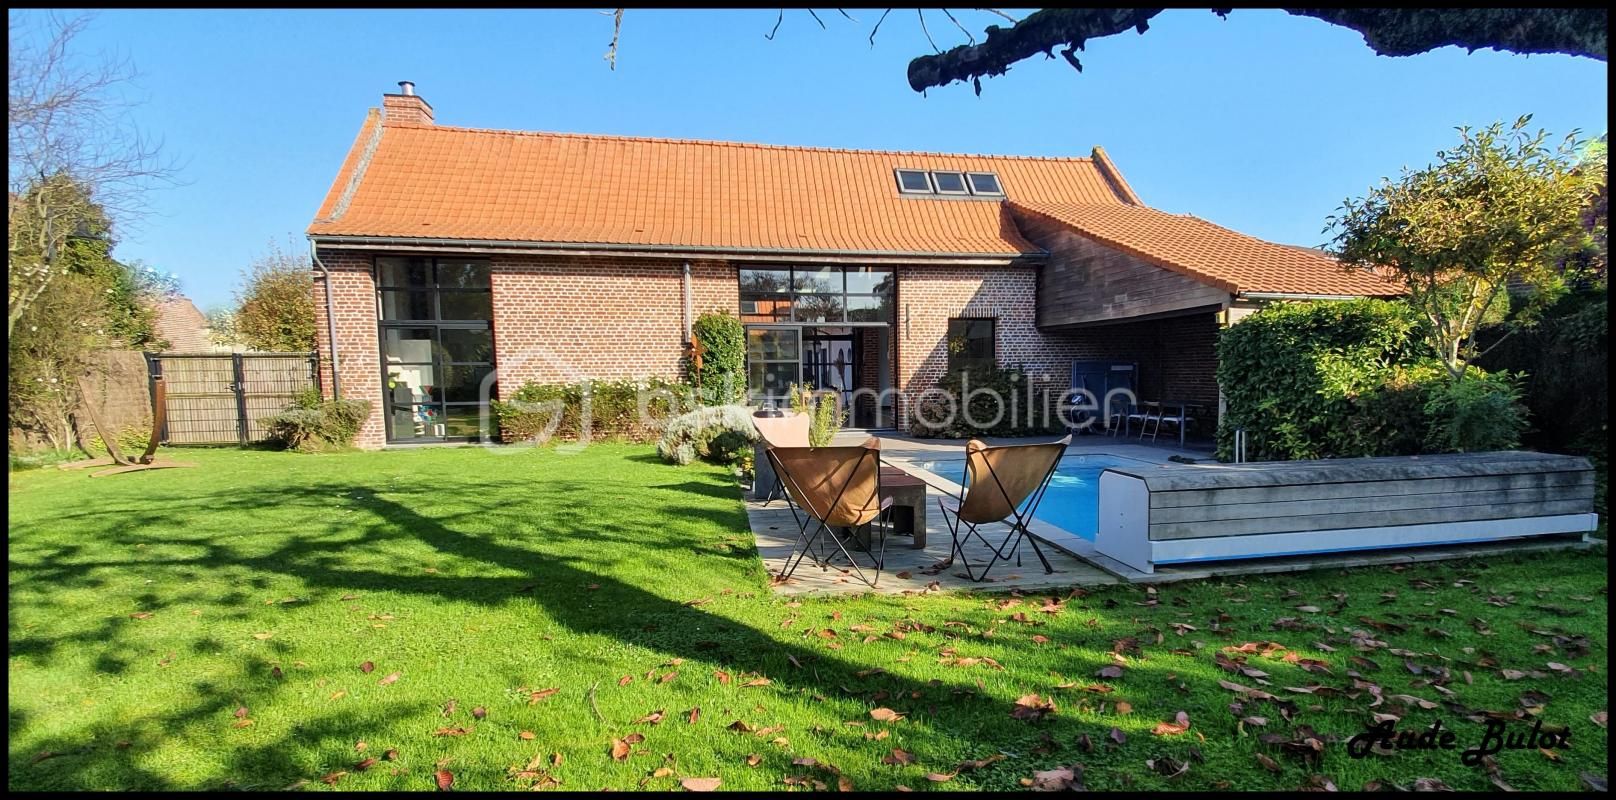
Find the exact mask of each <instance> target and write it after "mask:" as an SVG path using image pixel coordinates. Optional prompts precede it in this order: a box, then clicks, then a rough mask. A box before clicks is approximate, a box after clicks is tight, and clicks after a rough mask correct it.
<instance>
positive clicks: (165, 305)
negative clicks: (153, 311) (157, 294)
mask: <svg viewBox="0 0 1616 800" xmlns="http://www.w3.org/2000/svg"><path fill="white" fill-rule="evenodd" d="M152 327H154V328H156V329H157V335H158V337H159V338H162V339H166V340H168V347H167V348H165V349H166V350H167V351H168V352H170V353H207V352H212V351H213V349H214V347H213V340H212V339H211V338H209V336H208V331H209V325H208V319H207V317H205V316H203V315H202V312H201V311H198V310H197V308H196V304H195V303H193V302H191V298H189V297H173V298H169V299H167V300H164V301H162V302H160V303H158V304H157V318H156V319H155V320H153V321H152Z"/></svg>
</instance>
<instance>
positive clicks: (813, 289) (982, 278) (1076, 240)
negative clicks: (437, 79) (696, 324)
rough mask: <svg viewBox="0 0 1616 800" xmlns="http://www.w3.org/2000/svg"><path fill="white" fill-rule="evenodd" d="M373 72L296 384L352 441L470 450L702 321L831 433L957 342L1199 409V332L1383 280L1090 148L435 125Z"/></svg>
mask: <svg viewBox="0 0 1616 800" xmlns="http://www.w3.org/2000/svg"><path fill="white" fill-rule="evenodd" d="M400 87H401V91H400V92H399V93H396V94H387V95H384V96H383V101H382V107H381V108H380V109H371V110H370V112H369V114H368V116H366V118H365V121H364V123H363V124H362V125H361V126H360V129H359V135H358V137H357V138H356V139H355V140H354V143H353V146H352V148H351V149H350V150H349V152H348V155H347V157H346V159H345V160H344V161H343V163H342V166H341V168H340V170H339V171H338V172H337V176H336V179H335V180H334V181H333V182H332V184H331V188H330V191H328V192H327V194H326V196H325V200H324V202H323V203H322V204H321V205H320V209H319V211H318V213H317V214H316V216H315V219H314V221H313V223H312V224H311V225H310V226H309V228H308V236H309V239H310V241H311V243H312V249H313V252H314V287H313V291H314V297H315V302H316V307H317V308H318V311H319V320H318V323H319V325H318V327H319V345H318V346H319V350H320V352H321V355H322V365H323V370H324V374H323V376H322V379H323V380H322V383H323V386H324V387H325V389H326V391H327V392H328V393H331V392H333V391H335V392H337V393H339V394H340V395H341V396H342V397H345V398H354V399H363V400H368V401H370V402H371V404H372V407H373V411H372V414H371V417H370V419H369V420H368V422H367V423H366V424H365V426H364V428H363V430H362V431H361V434H360V437H359V444H360V445H361V446H364V447H380V446H383V445H385V444H388V443H398V442H413V441H439V440H456V439H467V438H470V439H475V438H477V437H478V436H479V423H480V421H481V420H482V419H483V418H484V417H485V414H484V411H485V407H486V399H487V396H488V395H489V393H490V392H492V394H493V396H494V398H495V399H504V398H508V397H509V396H510V395H511V394H512V393H513V392H515V391H516V390H517V389H518V388H519V387H521V386H522V385H523V384H524V383H525V382H530V381H532V382H541V383H562V382H576V381H579V380H583V379H625V378H645V377H653V376H655V377H662V378H667V379H674V378H677V377H678V376H679V375H680V373H681V369H682V364H683V359H684V357H685V353H686V345H687V342H688V338H689V326H690V324H691V323H692V321H693V317H694V316H695V315H699V314H701V313H704V312H707V311H712V310H723V311H727V312H730V313H732V314H735V315H737V316H738V317H739V318H740V320H741V321H742V322H743V323H745V325H746V327H747V346H748V347H747V349H748V365H747V368H748V378H749V380H748V384H749V385H748V391H749V395H750V397H751V398H752V399H753V400H754V401H772V400H778V399H779V398H780V397H781V395H782V394H783V392H784V391H785V388H786V386H787V385H788V384H790V383H809V384H812V385H815V386H817V387H821V388H834V389H840V390H844V391H847V392H849V393H850V394H849V395H848V397H849V399H850V402H849V405H848V406H847V408H848V414H849V419H848V422H849V423H850V424H852V425H854V426H858V427H869V428H888V427H894V426H898V427H902V426H904V425H905V424H906V423H907V419H908V416H909V415H910V414H911V411H912V409H911V406H912V403H913V402H914V400H913V398H915V397H917V396H919V395H920V394H921V393H922V392H925V391H926V390H928V389H931V388H932V387H934V386H935V385H936V384H937V381H938V379H939V377H941V376H942V375H943V374H944V372H945V370H948V369H949V368H950V365H951V364H953V363H960V362H962V361H963V360H966V359H975V360H978V361H991V362H993V363H996V364H999V365H1004V366H1018V367H1020V368H1022V369H1023V370H1024V371H1025V372H1026V373H1027V374H1028V375H1029V376H1031V377H1032V379H1033V380H1036V381H1041V382H1045V383H1048V384H1053V385H1055V386H1058V387H1064V386H1067V385H1071V384H1069V383H1068V382H1069V381H1072V380H1074V379H1075V378H1076V377H1077V374H1078V372H1079V371H1080V369H1081V368H1092V365H1093V364H1100V365H1102V366H1103V365H1106V364H1110V365H1113V366H1115V365H1125V366H1126V367H1128V368H1129V372H1130V374H1132V375H1133V376H1134V377H1133V378H1132V383H1131V388H1132V389H1133V390H1134V391H1135V392H1136V393H1137V394H1138V395H1139V396H1140V397H1144V398H1147V399H1148V398H1151V397H1155V398H1163V397H1169V398H1175V399H1178V400H1181V401H1190V402H1195V403H1197V404H1200V405H1202V406H1203V407H1205V408H1208V409H1214V411H1212V412H1211V413H1213V414H1215V409H1216V407H1217V401H1218V388H1217V384H1216V381H1215V379H1214V371H1215V368H1216V363H1217V359H1216V355H1215V351H1214V344H1215V341H1216V336H1217V331H1218V329H1219V327H1220V326H1223V325H1227V324H1230V323H1231V322H1232V321H1234V320H1236V319H1238V318H1239V317H1240V316H1241V315H1243V314H1245V313H1249V312H1250V311H1251V310H1252V309H1254V308H1256V307H1258V306H1259V305H1260V304H1262V303H1264V302H1270V301H1273V300H1281V299H1288V298H1292V299H1294V298H1320V297H1325V298H1347V297H1357V296H1374V295H1390V294H1394V293H1395V290H1394V289H1392V288H1391V287H1390V286H1389V285H1388V284H1386V283H1384V282H1382V281H1381V280H1380V279H1378V278H1376V277H1374V276H1371V275H1367V274H1363V273H1348V272H1345V271H1343V270H1342V269H1341V267H1340V266H1339V265H1338V264H1337V263H1336V262H1335V261H1333V260H1332V259H1331V258H1329V257H1328V256H1326V255H1324V254H1322V253H1319V252H1317V251H1314V250H1309V249H1307V248H1302V247H1294V246H1290V245H1282V244H1275V243H1271V242H1265V241H1262V240H1259V239H1254V238H1252V237H1249V236H1245V235H1242V234H1239V233H1236V232H1234V231H1231V230H1228V229H1226V228H1221V227H1219V226H1216V225H1213V224H1211V223H1209V222H1206V221H1204V220H1201V219H1198V218H1196V217H1191V216H1182V215H1176V214H1169V213H1166V212H1162V211H1158V210H1156V209H1153V208H1150V207H1149V206H1146V205H1145V204H1144V203H1143V201H1141V200H1140V198H1139V197H1138V196H1137V195H1136V194H1135V193H1134V191H1133V190H1132V189H1131V188H1129V186H1128V183H1127V181H1126V180H1125V179H1124V178H1123V176H1122V173H1121V172H1120V171H1119V170H1118V169H1117V167H1116V165H1114V164H1113V163H1112V162H1111V160H1110V159H1109V158H1108V157H1107V156H1106V154H1105V151H1104V150H1102V149H1100V148H1098V147H1096V148H1094V150H1093V152H1092V154H1091V155H1090V156H1089V157H1087V158H1030V157H1015V156H978V155H956V154H943V153H924V152H905V151H873V150H836V149H827V148H812V147H783V146H773V145H758V144H743V143H736V142H712V141H688V140H671V139H648V138H630V137H619V136H594V135H577V134H563V133H536V132H521V131H506V130H484V129H475V128H461V127H451V126H447V125H439V124H436V123H435V121H434V114H433V109H432V107H431V106H430V105H428V104H427V102H426V101H425V100H423V99H422V98H421V97H420V96H419V95H416V94H415V93H414V87H413V86H412V85H410V84H409V83H407V82H405V83H401V84H400ZM333 339H334V341H333ZM1083 365H1090V366H1083ZM859 388H863V389H866V390H874V391H871V392H868V393H867V394H866V395H861V396H856V397H855V396H854V395H853V394H852V392H853V390H855V389H859ZM877 393H879V394H877ZM871 395H876V396H874V397H872V396H871Z"/></svg>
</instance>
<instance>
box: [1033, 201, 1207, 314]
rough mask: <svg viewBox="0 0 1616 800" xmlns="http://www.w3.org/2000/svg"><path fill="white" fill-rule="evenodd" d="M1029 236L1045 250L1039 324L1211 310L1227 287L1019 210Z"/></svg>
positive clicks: (1039, 300) (1039, 297)
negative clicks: (1142, 257)
mask: <svg viewBox="0 0 1616 800" xmlns="http://www.w3.org/2000/svg"><path fill="white" fill-rule="evenodd" d="M1016 223H1017V225H1018V226H1019V227H1020V228H1021V231H1022V233H1024V234H1025V235H1026V236H1027V238H1028V240H1029V241H1032V242H1033V243H1035V244H1037V245H1038V246H1040V247H1042V248H1044V249H1046V250H1048V251H1049V260H1048V261H1047V262H1046V263H1045V264H1044V266H1043V268H1042V269H1041V270H1039V276H1038V290H1037V297H1038V327H1040V328H1043V329H1045V330H1049V329H1059V328H1061V327H1064V326H1069V325H1097V324H1105V323H1113V322H1132V321H1137V320H1139V319H1148V318H1150V317H1164V316H1175V315H1178V314H1183V313H1189V312H1192V311H1212V310H1216V309H1218V308H1221V307H1222V306H1223V305H1224V304H1225V303H1227V302H1229V299H1230V298H1229V293H1228V292H1226V291H1224V290H1223V289H1219V288H1217V287H1215V286H1210V285H1208V284H1205V283H1202V282H1200V281H1198V280H1196V279H1194V278H1191V277H1189V276H1188V275H1184V274H1181V273H1178V272H1174V271H1172V270H1169V269H1166V268H1164V267H1160V266H1157V265H1155V264H1152V263H1150V262H1148V261H1145V260H1143V259H1140V258H1137V257H1135V256H1132V255H1129V254H1127V253H1125V252H1123V251H1121V250H1116V249H1113V248H1110V247H1107V246H1105V245H1103V244H1100V243H1099V242H1096V241H1094V240H1093V239H1090V238H1088V237H1086V236H1084V235H1082V234H1080V233H1077V232H1075V231H1073V230H1072V229H1071V228H1068V227H1066V226H1065V225H1062V224H1060V223H1058V222H1055V221H1053V220H1050V219H1047V218H1044V217H1038V216H1033V215H1018V217H1017V220H1016Z"/></svg>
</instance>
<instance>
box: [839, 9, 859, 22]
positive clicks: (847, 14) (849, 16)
mask: <svg viewBox="0 0 1616 800" xmlns="http://www.w3.org/2000/svg"><path fill="white" fill-rule="evenodd" d="M836 13H838V14H841V15H842V16H844V17H847V19H848V21H850V22H853V23H854V24H857V23H858V20H856V19H853V15H852V14H849V13H847V12H846V11H843V10H841V9H839V8H838V9H836Z"/></svg>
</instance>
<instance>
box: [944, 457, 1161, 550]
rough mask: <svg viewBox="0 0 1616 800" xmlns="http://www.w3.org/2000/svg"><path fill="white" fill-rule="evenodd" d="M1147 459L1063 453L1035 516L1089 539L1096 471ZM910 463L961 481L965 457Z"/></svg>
mask: <svg viewBox="0 0 1616 800" xmlns="http://www.w3.org/2000/svg"><path fill="white" fill-rule="evenodd" d="M1146 463H1148V462H1144V461H1140V460H1138V459H1133V458H1123V457H1121V456H1097V455H1080V456H1066V457H1065V458H1062V459H1061V462H1060V466H1058V467H1056V468H1055V477H1053V478H1051V479H1050V481H1049V491H1048V492H1046V493H1045V494H1044V501H1043V502H1042V503H1040V504H1039V505H1038V512H1037V514H1036V515H1035V517H1036V518H1037V519H1040V520H1043V521H1044V522H1047V523H1049V524H1051V525H1054V526H1055V527H1057V528H1060V529H1062V530H1064V531H1067V532H1068V533H1073V534H1076V535H1078V536H1081V537H1083V538H1085V539H1089V540H1092V539H1093V538H1094V532H1095V531H1096V530H1098V529H1099V514H1100V473H1101V472H1103V471H1104V470H1105V468H1106V467H1137V466H1141V465H1143V464H1146ZM914 465H915V466H917V467H920V468H921V469H924V470H927V471H929V472H933V473H936V474H937V475H940V476H942V477H944V478H947V479H948V480H951V481H953V482H955V483H963V482H964V481H965V459H963V458H959V459H937V460H933V461H916V462H914Z"/></svg>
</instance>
